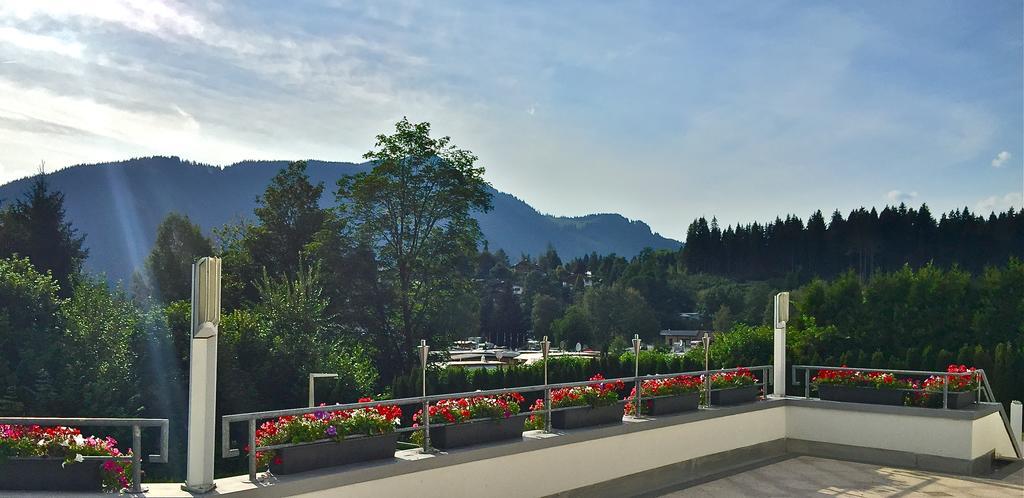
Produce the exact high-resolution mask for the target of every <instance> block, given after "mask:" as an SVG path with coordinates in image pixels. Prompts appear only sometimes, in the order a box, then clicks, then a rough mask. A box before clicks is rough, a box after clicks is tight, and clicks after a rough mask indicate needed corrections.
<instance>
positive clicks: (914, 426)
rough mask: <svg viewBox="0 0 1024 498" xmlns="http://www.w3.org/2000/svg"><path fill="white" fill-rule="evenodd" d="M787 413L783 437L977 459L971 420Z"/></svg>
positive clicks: (821, 411)
mask: <svg viewBox="0 0 1024 498" xmlns="http://www.w3.org/2000/svg"><path fill="white" fill-rule="evenodd" d="M786 409H787V412H786V428H787V430H786V433H787V437H789V438H793V439H805V440H808V441H820V442H824V443H837V444H846V445H850V446H864V447H868V448H878V449H886V450H895V451H907V452H911V453H921V454H925V455H935V456H942V457H949V458H959V459H970V458H973V457H975V456H977V455H976V454H975V453H974V448H973V442H972V436H971V434H972V429H973V427H972V422H971V421H970V420H951V419H946V418H939V417H917V416H912V415H893V414H885V413H866V412H861V411H850V410H841V409H838V410H832V409H825V408H818V407H814V408H811V407H803V406H792V405H791V406H787V407H786ZM998 416H999V415H998V414H997V415H996V417H998ZM991 449H992V448H991V447H990V448H989V450H991Z"/></svg>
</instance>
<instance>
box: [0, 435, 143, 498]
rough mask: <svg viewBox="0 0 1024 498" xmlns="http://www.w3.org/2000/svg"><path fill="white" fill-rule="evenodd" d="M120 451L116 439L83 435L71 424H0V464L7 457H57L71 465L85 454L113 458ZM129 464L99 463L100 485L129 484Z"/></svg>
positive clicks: (118, 486) (112, 487)
mask: <svg viewBox="0 0 1024 498" xmlns="http://www.w3.org/2000/svg"><path fill="white" fill-rule="evenodd" d="M123 455H131V451H128V452H127V453H121V450H119V449H118V448H117V440H115V439H114V438H112V437H109V436H108V437H106V438H103V439H100V438H98V437H95V436H89V437H85V436H83V435H82V432H81V431H80V430H78V429H75V428H73V427H63V426H54V427H42V426H38V425H0V465H3V464H4V461H6V460H7V459H8V458H31V457H49V458H61V459H63V460H64V465H74V464H76V463H79V462H82V461H84V458H83V457H87V456H110V457H117V456H123ZM130 468H131V463H129V462H121V461H116V460H108V461H105V462H103V488H104V489H107V490H111V491H118V490H120V489H122V488H126V487H128V486H129V484H130V483H129V482H128V477H127V475H128V472H129V471H130Z"/></svg>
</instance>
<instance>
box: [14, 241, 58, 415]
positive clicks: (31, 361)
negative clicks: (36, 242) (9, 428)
mask: <svg viewBox="0 0 1024 498" xmlns="http://www.w3.org/2000/svg"><path fill="white" fill-rule="evenodd" d="M58 289H59V287H58V285H57V282H56V281H54V279H53V278H52V277H51V276H50V275H49V274H42V273H40V272H39V271H38V270H36V269H35V268H34V267H33V265H32V263H31V262H29V260H28V259H27V258H22V259H13V258H8V259H0V351H3V356H0V392H3V393H5V397H8V398H9V399H8V400H7V401H6V402H5V404H7V405H8V406H9V407H10V408H12V409H26V411H27V412H31V413H47V412H51V410H52V409H53V408H55V407H54V405H53V403H52V401H53V400H52V399H42V398H39V397H37V396H36V393H35V392H34V389H33V387H34V386H36V376H37V375H39V374H40V373H41V372H47V373H46V375H47V376H52V373H51V372H52V369H54V368H55V367H59V365H61V364H63V361H62V360H63V359H62V358H61V355H60V339H61V335H62V332H61V331H62V329H63V327H64V321H63V317H62V316H61V314H60V307H61V305H62V303H63V302H64V300H62V299H61V298H60V297H58V295H57V293H58Z"/></svg>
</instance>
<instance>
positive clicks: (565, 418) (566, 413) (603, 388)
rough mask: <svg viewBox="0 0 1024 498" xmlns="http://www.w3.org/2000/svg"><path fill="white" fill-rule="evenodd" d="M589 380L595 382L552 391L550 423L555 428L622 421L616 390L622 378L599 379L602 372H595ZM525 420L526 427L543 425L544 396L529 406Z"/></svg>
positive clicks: (620, 386)
mask: <svg viewBox="0 0 1024 498" xmlns="http://www.w3.org/2000/svg"><path fill="white" fill-rule="evenodd" d="M589 380H593V381H598V382H596V383H594V384H590V385H586V386H577V387H567V388H563V389H556V390H554V391H551V408H552V410H555V409H559V408H562V410H558V411H553V412H552V413H551V426H552V427H554V428H556V429H575V428H578V427H588V426H594V425H605V424H614V423H622V410H621V409H619V407H618V406H617V403H618V401H619V393H618V391H621V390H622V389H624V388H625V384H623V383H622V381H621V380H620V381H615V382H600V381H603V380H604V376H602V375H601V374H597V375H595V376H593V377H591V378H590V379H589ZM530 411H531V415H530V417H529V418H528V419H527V420H526V428H527V429H543V428H544V400H543V399H538V400H537V402H536V403H534V404H533V406H532V407H531V408H530Z"/></svg>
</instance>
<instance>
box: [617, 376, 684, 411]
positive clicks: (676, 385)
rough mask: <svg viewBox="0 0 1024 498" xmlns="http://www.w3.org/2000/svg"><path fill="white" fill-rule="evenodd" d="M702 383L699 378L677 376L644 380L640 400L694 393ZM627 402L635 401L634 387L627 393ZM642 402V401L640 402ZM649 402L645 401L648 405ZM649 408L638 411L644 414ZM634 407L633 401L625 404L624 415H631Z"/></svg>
mask: <svg viewBox="0 0 1024 498" xmlns="http://www.w3.org/2000/svg"><path fill="white" fill-rule="evenodd" d="M701 386H702V382H701V380H700V378H699V377H694V376H692V375H679V376H677V377H670V378H668V379H651V380H645V381H643V383H642V384H641V386H640V387H641V390H640V395H641V397H642V398H651V397H657V396H676V395H679V394H684V393H694V392H699V391H700V390H701ZM627 399H629V400H635V399H636V386H634V387H633V389H631V390H630V392H629V397H628V398H627ZM641 401H642V400H641ZM649 403H650V401H647V404H649ZM649 408H650V407H649V406H648V407H645V408H642V409H641V410H640V411H641V412H644V413H646V412H647V410H648V409H649ZM634 411H635V407H634V406H633V401H629V402H628V403H626V414H627V415H633V412H634Z"/></svg>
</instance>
